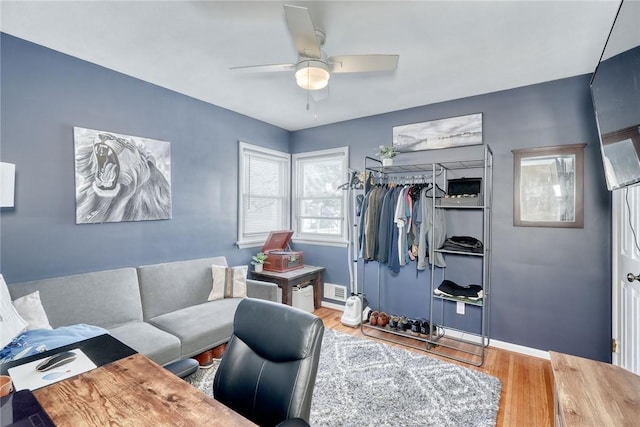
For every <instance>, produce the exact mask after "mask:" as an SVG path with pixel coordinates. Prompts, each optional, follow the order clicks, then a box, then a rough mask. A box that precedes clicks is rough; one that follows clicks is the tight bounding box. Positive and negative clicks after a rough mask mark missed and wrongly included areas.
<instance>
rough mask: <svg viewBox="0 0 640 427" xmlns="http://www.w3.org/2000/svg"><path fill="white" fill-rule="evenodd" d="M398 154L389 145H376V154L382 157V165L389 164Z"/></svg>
mask: <svg viewBox="0 0 640 427" xmlns="http://www.w3.org/2000/svg"><path fill="white" fill-rule="evenodd" d="M397 155H398V152H397V151H396V149H395V148H394V147H393V146H391V147H389V146H386V145H381V146H380V147H378V154H377V156H378V157H380V158H381V159H382V165H383V166H390V165H391V164H392V163H393V160H392V159H393V158H394V157H395V156H397Z"/></svg>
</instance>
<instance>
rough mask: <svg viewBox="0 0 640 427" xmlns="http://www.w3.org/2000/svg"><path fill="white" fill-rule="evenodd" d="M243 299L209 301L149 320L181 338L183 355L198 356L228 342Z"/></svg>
mask: <svg viewBox="0 0 640 427" xmlns="http://www.w3.org/2000/svg"><path fill="white" fill-rule="evenodd" d="M240 301H242V298H225V299H221V300H217V301H210V302H206V303H203V304H198V305H194V306H191V307H187V308H184V309H182V310H177V311H174V312H172V313H167V314H163V315H161V316H157V317H154V318H152V319H149V322H150V323H152V324H153V325H155V326H157V327H158V328H160V329H162V330H165V331H167V332H169V333H170V334H173V335H175V336H177V337H178V338H180V341H182V356H183V357H190V356H195V355H196V354H200V353H202V352H203V351H206V350H209V349H211V348H213V347H216V346H218V345H220V344H223V343H225V342H227V341H229V338H230V337H231V333H232V332H233V317H234V315H235V312H236V308H237V307H238V304H240ZM203 325H206V327H204V326H203Z"/></svg>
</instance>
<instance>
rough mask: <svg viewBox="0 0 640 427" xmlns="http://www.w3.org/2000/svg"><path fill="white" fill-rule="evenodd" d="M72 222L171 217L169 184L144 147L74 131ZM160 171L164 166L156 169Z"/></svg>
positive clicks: (106, 134) (113, 136)
mask: <svg viewBox="0 0 640 427" xmlns="http://www.w3.org/2000/svg"><path fill="white" fill-rule="evenodd" d="M75 140H76V223H78V224H86V223H103V222H120V221H144V220H157V219H168V218H171V185H170V184H169V180H168V179H167V176H165V173H166V174H168V170H167V172H165V173H163V172H162V170H161V168H160V167H159V166H160V165H159V164H157V163H156V158H155V157H154V154H153V153H152V152H151V151H150V148H152V147H153V146H155V148H156V149H158V148H161V147H160V146H162V148H165V149H166V153H168V146H169V143H168V142H165V141H153V140H147V141H152V142H153V144H144V143H143V142H142V141H136V138H133V137H128V136H124V135H117V134H113V133H109V132H101V131H94V130H91V129H82V128H75ZM162 168H164V169H165V170H166V169H167V168H166V165H162Z"/></svg>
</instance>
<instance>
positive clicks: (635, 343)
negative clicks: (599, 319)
mask: <svg viewBox="0 0 640 427" xmlns="http://www.w3.org/2000/svg"><path fill="white" fill-rule="evenodd" d="M612 205H613V206H612V222H613V226H612V248H613V254H612V261H613V269H612V272H613V298H612V304H613V307H612V315H613V319H612V320H613V323H612V329H613V330H612V332H613V339H614V340H615V343H616V344H617V349H616V351H614V352H613V353H612V356H613V357H612V362H613V364H614V365H618V366H621V367H623V368H625V369H627V370H629V371H631V372H634V373H636V374H640V277H638V280H636V279H634V278H633V277H631V276H640V247H639V246H640V185H635V186H632V187H627V188H623V189H620V190H615V191H613V201H612ZM629 275H631V276H629ZM629 278H631V279H632V280H631V281H629Z"/></svg>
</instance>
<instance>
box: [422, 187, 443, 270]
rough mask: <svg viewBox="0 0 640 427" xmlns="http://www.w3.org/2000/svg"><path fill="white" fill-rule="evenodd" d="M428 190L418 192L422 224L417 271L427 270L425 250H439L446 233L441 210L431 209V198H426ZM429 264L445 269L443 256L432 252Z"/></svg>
mask: <svg viewBox="0 0 640 427" xmlns="http://www.w3.org/2000/svg"><path fill="white" fill-rule="evenodd" d="M428 191H429V188H424V189H423V190H422V191H421V192H420V208H421V211H422V223H421V224H420V233H419V236H420V237H419V243H418V266H417V268H418V270H424V269H425V268H427V261H426V260H427V249H428V248H440V247H442V244H443V243H444V241H445V239H446V236H447V233H446V228H447V224H446V218H445V215H444V210H443V209H433V201H434V200H433V197H430V196H427V192H428ZM428 259H429V264H432V265H435V266H436V267H446V266H447V264H446V262H445V261H444V256H443V254H441V253H439V252H434V253H433V257H429V258H428Z"/></svg>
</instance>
